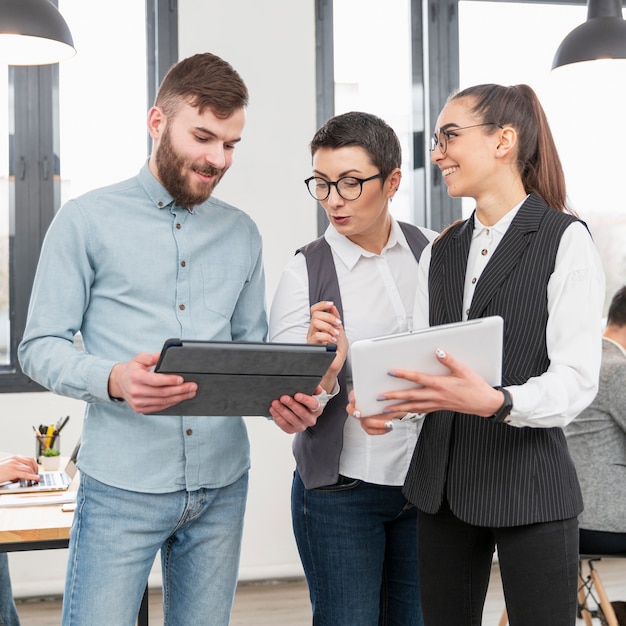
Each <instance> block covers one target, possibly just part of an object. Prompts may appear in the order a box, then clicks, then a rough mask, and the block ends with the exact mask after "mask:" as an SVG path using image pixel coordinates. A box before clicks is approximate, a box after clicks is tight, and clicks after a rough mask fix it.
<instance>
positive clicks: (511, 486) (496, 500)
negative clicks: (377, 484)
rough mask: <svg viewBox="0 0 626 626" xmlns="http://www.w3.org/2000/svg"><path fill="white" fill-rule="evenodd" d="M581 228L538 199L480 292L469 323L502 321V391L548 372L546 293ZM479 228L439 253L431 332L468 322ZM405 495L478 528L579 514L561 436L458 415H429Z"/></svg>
mask: <svg viewBox="0 0 626 626" xmlns="http://www.w3.org/2000/svg"><path fill="white" fill-rule="evenodd" d="M574 220H575V218H574V217H572V216H570V215H566V214H563V213H560V212H558V211H555V210H553V209H550V208H548V207H547V206H546V204H545V203H544V202H543V200H542V199H541V198H539V197H538V196H536V195H532V194H531V195H530V196H529V198H528V199H527V200H526V202H525V203H524V204H523V205H522V207H521V208H520V210H519V212H518V213H517V215H516V216H515V218H514V219H513V222H512V223H511V226H510V227H509V229H508V230H507V232H506V235H505V236H504V238H503V239H502V241H501V242H500V244H499V245H498V247H497V248H496V250H495V252H494V255H493V257H492V259H491V260H490V261H489V263H488V264H487V266H486V267H485V270H484V271H483V273H482V274H481V277H480V279H479V281H478V283H477V285H476V291H475V293H474V297H473V299H472V305H471V309H470V313H469V316H468V317H469V318H470V319H475V318H478V317H486V316H488V315H501V316H502V317H503V318H504V326H505V329H504V363H503V385H505V386H506V385H518V384H523V383H524V382H526V381H527V380H528V379H529V378H531V377H533V376H539V375H540V374H542V373H543V372H545V371H546V369H547V368H548V366H549V363H550V361H549V358H548V350H547V347H546V324H547V321H548V306H547V305H548V301H547V300H548V299H547V285H548V281H549V279H550V276H551V274H552V272H553V271H554V264H555V260H556V254H557V251H558V247H559V243H560V241H561V237H562V235H563V232H564V231H565V229H566V228H567V227H568V226H569V225H570V224H571V223H572V222H573V221H574ZM472 225H473V219H472V218H470V219H469V220H467V221H466V222H463V223H459V224H455V225H454V226H452V227H451V228H450V229H449V230H448V231H447V232H446V234H445V235H444V236H442V237H441V238H440V239H439V240H438V242H437V243H436V244H435V245H433V250H432V257H431V263H430V271H429V287H428V288H429V293H430V298H429V302H430V323H431V325H436V324H444V323H447V322H456V321H459V320H460V319H461V316H462V305H463V285H464V281H465V269H466V265H467V256H468V253H469V249H470V244H471V238H472ZM513 400H515V398H513ZM404 493H405V495H406V497H407V499H408V500H410V501H411V502H413V503H414V504H415V505H416V506H417V507H418V508H419V509H420V510H422V511H425V512H427V513H431V514H432V513H436V512H437V511H438V510H439V508H440V506H441V504H442V501H443V498H444V497H446V498H447V500H448V502H449V504H450V508H451V510H452V512H453V513H454V514H455V515H456V516H457V517H458V518H460V519H462V520H463V521H465V522H468V523H470V524H475V525H478V526H490V527H505V526H519V525H524V524H533V523H536V522H547V521H554V520H559V519H566V518H571V517H575V516H576V515H578V513H580V511H581V510H582V498H581V494H580V489H579V486H578V481H577V479H576V472H575V470H574V465H573V463H572V460H571V458H570V456H569V453H568V450H567V444H566V442H565V437H564V434H563V430H562V429H561V428H528V427H525V428H516V427H512V426H508V425H506V424H504V423H493V422H490V421H488V420H486V419H484V418H482V417H479V416H476V415H468V414H459V413H453V412H451V411H438V412H435V413H431V414H429V415H427V416H426V417H425V419H424V425H423V427H422V431H421V433H420V437H419V440H418V443H417V446H416V449H415V453H414V455H413V460H412V462H411V467H410V468H409V472H408V474H407V478H406V481H405V488H404Z"/></svg>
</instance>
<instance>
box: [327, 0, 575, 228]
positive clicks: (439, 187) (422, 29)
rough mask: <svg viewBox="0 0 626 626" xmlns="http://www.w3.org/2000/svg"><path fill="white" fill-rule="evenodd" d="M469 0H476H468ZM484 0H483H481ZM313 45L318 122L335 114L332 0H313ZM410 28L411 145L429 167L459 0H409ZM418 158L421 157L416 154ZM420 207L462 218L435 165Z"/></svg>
mask: <svg viewBox="0 0 626 626" xmlns="http://www.w3.org/2000/svg"><path fill="white" fill-rule="evenodd" d="M466 1H468V2H471V1H474V0H466ZM482 1H485V0H482ZM486 1H490V2H518V3H519V2H521V3H532V4H564V5H565V4H568V5H576V4H586V0H486ZM315 8H316V11H315V17H316V49H317V113H318V115H317V121H318V126H320V125H321V124H322V123H323V122H324V121H326V120H327V119H328V118H330V117H331V116H332V115H333V114H334V98H335V94H334V72H333V23H332V16H333V0H316V3H315ZM411 21H412V32H413V43H414V46H413V52H412V56H413V59H412V60H413V90H414V93H420V92H421V93H422V94H423V100H422V102H420V103H415V105H414V109H413V115H414V120H413V122H414V123H413V127H414V128H416V129H419V128H423V129H425V130H424V131H423V132H419V133H417V132H416V133H415V141H414V150H415V151H417V150H420V149H421V150H423V156H424V162H425V163H426V167H428V163H429V157H430V154H429V152H428V145H427V144H428V142H429V139H430V133H431V132H432V131H431V130H430V129H431V128H432V124H433V123H434V120H436V119H437V116H438V115H439V111H440V110H441V108H442V107H443V105H444V104H445V102H446V99H447V97H448V95H449V94H450V93H451V92H452V91H454V90H455V89H458V87H459V84H460V74H459V0H411ZM414 162H415V163H419V162H420V161H419V159H414ZM423 202H424V208H423V210H422V209H420V210H416V211H415V212H414V214H415V215H416V216H420V215H421V220H420V225H422V226H427V227H429V228H432V229H434V230H438V231H440V230H441V229H442V228H444V227H445V226H447V225H448V224H451V223H452V222H454V221H455V220H457V219H460V218H461V215H462V206H461V200H460V199H459V198H450V197H449V196H448V193H447V189H446V187H445V185H444V184H443V182H442V180H441V177H440V176H438V175H437V172H436V171H435V170H434V168H430V171H429V172H427V174H426V184H425V191H424V198H423ZM317 223H318V234H319V235H321V234H322V233H323V232H324V230H325V229H326V224H327V220H326V216H325V214H324V211H323V210H322V209H321V207H318V222H317Z"/></svg>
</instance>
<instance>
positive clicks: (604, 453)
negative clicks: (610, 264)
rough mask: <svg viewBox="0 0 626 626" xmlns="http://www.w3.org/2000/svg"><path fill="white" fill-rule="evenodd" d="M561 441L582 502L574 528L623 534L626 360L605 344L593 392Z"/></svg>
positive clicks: (625, 513)
mask: <svg viewBox="0 0 626 626" xmlns="http://www.w3.org/2000/svg"><path fill="white" fill-rule="evenodd" d="M565 436H566V437H567V443H568V445H569V449H570V453H571V455H572V458H573V459H574V464H575V465H576V471H577V472H578V479H579V480H580V486H581V488H582V492H583V501H584V503H585V510H584V511H583V512H582V514H581V515H580V517H579V518H578V521H579V523H580V527H581V528H585V529H587V530H601V531H604V532H611V533H626V355H625V354H624V352H623V351H622V350H620V349H619V347H618V346H617V345H615V344H614V343H613V342H611V341H609V340H608V339H603V340H602V366H601V368H600V386H599V388H598V393H597V395H596V397H595V399H594V401H593V402H592V403H591V404H590V405H589V406H588V407H587V408H586V409H585V410H584V411H583V412H582V413H581V414H580V415H579V416H578V417H577V418H576V419H575V420H574V421H573V422H570V423H569V424H568V425H567V426H566V427H565Z"/></svg>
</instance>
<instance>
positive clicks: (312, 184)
mask: <svg viewBox="0 0 626 626" xmlns="http://www.w3.org/2000/svg"><path fill="white" fill-rule="evenodd" d="M381 177H382V174H380V173H378V174H374V176H370V177H369V178H356V177H355V176H344V177H343V178H340V179H339V180H336V181H332V180H325V179H323V178H319V177H318V176H311V178H307V179H306V180H305V181H304V184H305V185H306V188H307V189H308V190H309V193H310V194H311V195H312V196H313V197H314V198H315V199H316V200H319V201H322V200H326V198H328V196H330V188H331V186H333V185H334V187H335V189H336V190H337V193H338V194H339V195H340V196H341V197H342V198H343V199H344V200H348V201H349V200H357V199H358V198H360V197H361V193H363V183H366V182H367V181H369V180H375V179H376V178H381Z"/></svg>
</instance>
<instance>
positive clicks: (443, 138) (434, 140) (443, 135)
mask: <svg viewBox="0 0 626 626" xmlns="http://www.w3.org/2000/svg"><path fill="white" fill-rule="evenodd" d="M479 126H498V127H499V128H503V127H502V126H500V124H497V123H496V122H484V123H483V124H472V125H471V126H461V127H456V126H453V127H451V128H446V129H443V128H440V129H439V132H438V133H437V132H435V133H433V136H432V137H431V138H430V151H431V152H434V151H435V150H436V149H437V146H439V149H440V150H441V154H445V153H446V152H447V150H448V140H450V139H454V137H456V133H457V132H458V131H459V130H467V129H468V128H478V127H479Z"/></svg>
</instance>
